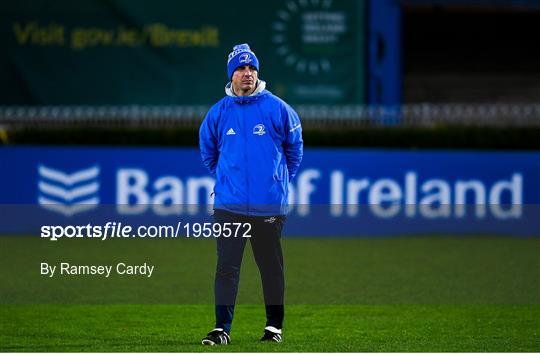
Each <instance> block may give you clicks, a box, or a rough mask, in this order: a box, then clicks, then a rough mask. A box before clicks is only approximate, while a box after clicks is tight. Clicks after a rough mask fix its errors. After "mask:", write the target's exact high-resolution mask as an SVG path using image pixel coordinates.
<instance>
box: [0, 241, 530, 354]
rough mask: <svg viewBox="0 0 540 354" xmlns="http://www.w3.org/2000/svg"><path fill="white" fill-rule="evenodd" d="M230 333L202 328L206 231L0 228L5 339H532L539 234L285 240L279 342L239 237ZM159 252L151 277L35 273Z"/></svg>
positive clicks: (254, 347) (413, 347) (289, 342)
mask: <svg viewBox="0 0 540 354" xmlns="http://www.w3.org/2000/svg"><path fill="white" fill-rule="evenodd" d="M246 251H247V252H246V254H245V256H244V264H243V267H242V276H241V284H240V291H239V297H238V304H239V305H238V307H237V311H236V315H235V321H234V324H233V331H232V343H231V345H230V346H226V347H216V348H210V347H204V346H202V345H200V344H199V343H200V340H201V338H202V337H203V336H204V335H205V334H206V333H207V332H208V331H209V330H210V329H211V328H212V325H213V306H212V282H213V271H214V267H215V249H214V244H213V242H211V241H205V240H186V239H182V240H137V241H133V240H128V241H125V240H114V241H110V242H108V241H106V242H95V241H94V240H71V241H69V240H68V242H63V243H60V242H58V243H52V242H50V241H46V240H41V239H37V238H31V237H1V238H0V256H1V257H0V269H1V272H0V350H1V351H11V352H19V351H32V352H40V351H59V352H63V351H70V352H72V351H75V352H77V351H85V352H86V351H88V352H101V351H105V352H123V351H129V352H133V351H165V352H169V351H220V352H221V351H255V352H257V351H300V352H305V351H309V352H317V351H327V352H334V351H367V352H370V351H461V352H485V351H499V352H500V351H536V352H538V351H540V256H539V255H540V252H539V251H540V239H538V238H531V239H510V238H494V237H478V238H452V237H443V238H437V237H427V238H420V237H415V238H393V239H320V240H316V239H286V240H284V251H285V262H286V283H287V285H286V299H287V300H286V304H287V305H286V323H285V328H284V339H285V341H284V342H283V343H281V344H277V345H276V344H274V343H263V344H262V343H258V338H259V337H260V336H261V334H262V329H263V327H264V310H263V306H262V294H261V289H260V280H259V275H258V272H257V270H256V266H255V264H254V262H253V258H252V255H251V254H250V251H249V247H248V248H246ZM60 261H67V262H74V263H78V264H113V263H116V262H119V261H122V262H131V263H135V264H136V263H140V262H144V261H147V262H150V263H153V264H155V266H156V270H155V275H154V276H152V278H126V277H120V276H115V277H111V278H108V279H104V278H101V277H96V276H94V277H92V276H91V277H84V278H81V277H77V278H67V277H55V278H47V277H44V276H41V275H39V264H40V262H49V263H55V262H60Z"/></svg>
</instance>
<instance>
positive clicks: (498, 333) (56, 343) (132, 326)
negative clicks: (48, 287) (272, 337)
mask: <svg viewBox="0 0 540 354" xmlns="http://www.w3.org/2000/svg"><path fill="white" fill-rule="evenodd" d="M211 313H212V308H211V306H208V305H69V306H66V305H24V306H19V305H11V306H6V307H2V310H1V311H0V314H1V316H2V322H1V323H2V331H1V335H0V339H1V343H2V345H1V346H0V349H1V350H2V351H11V352H14V351H16V352H18V351H32V352H39V351H70V352H78V351H90V352H102V351H105V352H117V351H129V352H133V351H135V352H144V351H159V352H163V351H165V352H167V351H174V352H178V351H180V352H182V351H190V352H198V351H255V352H257V351H296V352H299V351H300V352H301V351H311V352H314V351H315V352H333V351H361V352H372V351H384V352H388V351H401V352H402V351H422V352H430V351H437V352H446V351H459V352H469V351H480V352H486V351H488V352H489V351H495V352H505V351H538V350H540V306H530V305H529V306H527V305H521V306H508V305H474V306H473V305H459V306H456V305H292V306H290V307H288V308H287V321H286V328H285V341H284V342H283V343H281V344H278V345H276V344H274V343H266V344H261V343H258V342H257V340H258V338H259V337H260V335H261V331H262V327H263V312H262V308H261V307H258V306H252V305H251V306H247V305H245V306H239V308H238V309H237V316H236V319H235V322H236V323H235V325H234V328H233V331H232V344H231V345H230V346H228V347H220V348H208V347H203V346H202V345H200V344H199V343H200V340H201V338H202V336H203V335H204V334H205V332H206V331H208V330H209V329H210V328H211Z"/></svg>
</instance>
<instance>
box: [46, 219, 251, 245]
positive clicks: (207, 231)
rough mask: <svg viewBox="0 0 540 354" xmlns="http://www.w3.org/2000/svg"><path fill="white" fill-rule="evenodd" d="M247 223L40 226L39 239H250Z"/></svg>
mask: <svg viewBox="0 0 540 354" xmlns="http://www.w3.org/2000/svg"><path fill="white" fill-rule="evenodd" d="M250 232H251V224H250V223H236V222H234V223H212V222H205V223H189V222H187V223H183V222H181V221H179V222H178V223H177V224H176V225H175V226H172V225H140V226H137V227H133V226H131V225H124V224H122V223H121V222H118V223H117V222H107V223H106V224H104V225H101V224H100V225H93V224H90V223H88V224H86V225H43V226H41V233H40V236H41V238H48V239H50V240H51V241H57V240H59V239H61V238H69V239H73V238H91V239H100V240H102V241H105V240H107V239H111V238H178V237H187V238H190V237H193V238H199V237H202V238H209V237H251V234H250Z"/></svg>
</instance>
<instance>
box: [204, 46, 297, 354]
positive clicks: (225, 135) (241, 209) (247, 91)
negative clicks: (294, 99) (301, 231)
mask: <svg viewBox="0 0 540 354" xmlns="http://www.w3.org/2000/svg"><path fill="white" fill-rule="evenodd" d="M227 72H228V77H229V79H230V80H231V81H230V82H229V83H228V84H227V85H226V86H225V93H226V94H227V95H226V96H225V97H224V98H222V99H221V100H220V101H219V102H218V103H216V104H215V105H214V106H213V107H212V108H211V109H210V111H209V112H208V114H207V115H206V118H205V119H204V121H203V123H202V125H201V128H200V131H199V144H200V149H201V156H202V160H203V163H204V165H205V166H206V167H207V168H208V169H209V170H210V173H211V174H212V175H213V176H214V177H215V178H216V185H215V187H214V198H215V199H214V219H215V222H216V223H219V224H221V225H224V226H225V225H226V223H242V224H249V225H250V227H251V229H250V231H249V235H250V236H251V237H250V238H249V240H250V243H251V248H252V250H253V255H254V257H255V262H256V263H257V266H258V268H259V271H260V274H261V280H262V286H263V293H264V301H265V306H266V327H265V329H264V335H263V337H262V338H261V340H262V341H274V342H281V341H282V332H281V330H282V326H283V318H284V306H283V297H284V276H283V255H282V250H281V231H282V229H283V224H284V222H285V215H286V213H287V201H288V194H289V193H288V192H289V188H288V187H289V181H291V180H292V178H293V177H294V175H295V174H296V172H297V170H298V167H299V166H300V162H301V160H302V155H303V141H302V127H301V125H300V119H299V118H298V115H297V114H296V112H295V111H294V110H293V109H292V108H291V107H290V106H289V105H288V104H287V103H285V102H284V101H283V100H281V99H280V98H278V97H276V96H274V95H273V94H272V93H270V92H269V91H268V90H266V89H265V87H266V83H265V82H264V81H262V80H259V78H258V76H259V60H258V59H257V57H256V56H255V53H253V52H252V51H251V49H250V47H249V45H247V44H240V45H236V46H234V48H233V51H232V52H231V53H230V54H229V57H228V61H227ZM247 228H248V227H247V226H246V227H245V229H244V230H247ZM247 240H248V238H246V237H242V233H239V234H238V235H237V237H234V235H232V236H229V237H223V236H222V237H217V255H218V257H217V258H218V259H217V268H216V277H215V284H214V293H215V304H216V307H215V310H216V325H215V328H214V330H212V331H211V332H210V333H208V335H207V336H206V337H205V338H204V339H203V340H202V343H203V344H206V345H216V344H228V343H230V331H231V324H232V320H233V314H234V305H235V301H236V294H237V291H238V283H239V280H240V265H241V263H242V255H243V252H244V247H245V245H246V241H247Z"/></svg>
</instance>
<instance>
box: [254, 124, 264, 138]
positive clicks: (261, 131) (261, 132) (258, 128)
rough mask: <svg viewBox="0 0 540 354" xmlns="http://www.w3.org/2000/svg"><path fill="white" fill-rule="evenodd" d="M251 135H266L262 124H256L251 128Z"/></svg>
mask: <svg viewBox="0 0 540 354" xmlns="http://www.w3.org/2000/svg"><path fill="white" fill-rule="evenodd" d="M253 134H255V135H259V136H261V135H264V134H266V130H265V128H264V124H257V125H256V126H254V127H253Z"/></svg>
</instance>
